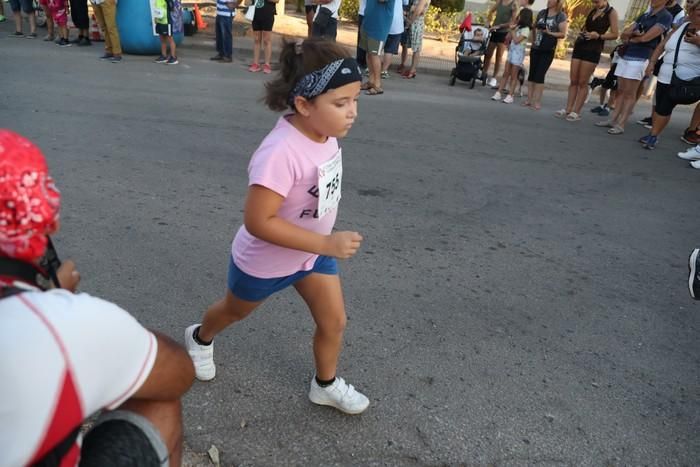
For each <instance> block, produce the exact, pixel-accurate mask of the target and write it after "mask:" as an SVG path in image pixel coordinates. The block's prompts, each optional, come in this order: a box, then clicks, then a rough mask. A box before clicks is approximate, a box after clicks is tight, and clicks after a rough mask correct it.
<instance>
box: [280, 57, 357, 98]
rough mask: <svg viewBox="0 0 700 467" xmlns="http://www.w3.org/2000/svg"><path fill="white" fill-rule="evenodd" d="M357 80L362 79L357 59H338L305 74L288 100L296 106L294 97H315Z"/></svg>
mask: <svg viewBox="0 0 700 467" xmlns="http://www.w3.org/2000/svg"><path fill="white" fill-rule="evenodd" d="M356 81H362V73H361V72H360V66H359V65H358V64H357V62H356V61H355V59H354V58H345V59H342V60H336V61H335V62H331V63H329V64H328V65H326V66H324V67H323V68H321V69H320V70H316V71H313V72H311V73H309V74H308V75H305V76H303V77H302V78H301V79H300V80H299V81H298V82H297V84H296V85H294V88H293V89H292V91H291V92H290V93H289V99H288V102H289V105H291V106H294V99H295V98H296V97H297V96H301V97H303V98H305V99H313V98H314V97H316V96H320V95H321V94H323V93H325V92H328V91H330V90H331V89H337V88H339V87H341V86H345V85H346V84H350V83H354V82H356Z"/></svg>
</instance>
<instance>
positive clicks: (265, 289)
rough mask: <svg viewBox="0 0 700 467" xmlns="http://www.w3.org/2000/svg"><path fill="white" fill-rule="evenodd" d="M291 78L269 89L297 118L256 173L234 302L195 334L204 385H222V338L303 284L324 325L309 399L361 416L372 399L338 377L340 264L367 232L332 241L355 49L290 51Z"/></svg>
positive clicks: (238, 254)
mask: <svg viewBox="0 0 700 467" xmlns="http://www.w3.org/2000/svg"><path fill="white" fill-rule="evenodd" d="M280 63H281V71H280V74H279V77H277V79H275V80H273V81H271V82H269V83H268V84H266V86H265V87H266V96H265V103H266V104H267V106H268V107H269V108H270V109H272V110H276V111H285V110H288V109H291V111H292V112H291V113H290V114H288V115H285V116H283V117H281V118H280V119H279V120H278V122H277V125H276V126H275V128H273V130H272V131H271V132H270V133H269V134H268V135H267V137H266V138H265V139H264V140H263V142H262V144H261V145H260V147H259V148H258V150H257V151H256V152H255V154H253V157H252V159H251V161H250V164H249V166H248V176H249V182H248V186H249V188H248V196H247V199H246V202H245V212H244V222H243V226H241V227H240V229H239V230H238V233H237V234H236V237H235V239H234V240H233V246H232V252H231V258H230V261H229V270H228V290H227V292H226V296H225V297H224V298H223V299H221V300H219V301H218V302H216V303H215V304H213V305H212V306H210V307H209V309H208V310H207V311H206V313H205V314H204V319H203V320H202V323H201V325H200V324H194V325H192V326H190V327H188V328H187V330H186V331H185V343H186V346H187V349H188V351H189V353H190V355H191V356H192V359H193V361H194V365H195V371H196V374H197V378H198V379H200V380H202V381H208V380H211V379H213V378H214V376H215V374H216V367H215V365H214V359H213V344H212V341H213V339H214V337H215V336H216V335H217V334H219V333H220V332H221V331H223V330H224V329H225V328H226V327H228V326H229V325H231V324H232V323H235V322H236V321H240V320H242V319H243V318H245V317H246V316H248V315H249V314H250V313H251V312H252V311H253V310H255V309H256V308H257V307H258V306H259V305H261V304H262V303H263V302H264V301H265V299H267V298H268V297H269V296H271V295H272V294H273V293H275V292H278V291H280V290H282V289H284V288H286V287H288V286H290V285H293V286H294V288H295V289H296V290H297V292H298V293H299V295H301V297H302V298H303V299H304V301H305V302H306V304H307V305H308V307H309V310H310V312H311V315H312V317H313V319H314V322H315V324H316V331H315V333H314V337H313V352H314V358H315V363H316V374H315V376H314V378H313V379H312V380H311V387H310V390H309V399H311V402H313V403H315V404H319V405H329V406H332V407H335V408H337V409H339V410H341V411H343V412H345V413H348V414H358V413H360V412H363V411H364V410H365V409H366V408H367V407H368V406H369V399H367V397H366V396H364V395H363V394H361V393H360V392H358V391H356V390H355V388H353V386H352V385H349V384H347V383H346V382H345V381H344V380H343V378H340V377H337V376H336V367H337V364H338V357H339V355H340V349H341V346H342V341H343V331H344V329H345V324H346V316H345V306H344V303H343V294H342V290H341V285H340V278H339V277H338V266H337V262H336V258H340V259H346V258H350V257H351V256H353V255H354V254H355V253H356V252H357V250H358V248H359V247H360V242H361V241H362V236H360V234H358V233H357V232H332V230H333V225H334V223H335V218H336V215H337V206H338V202H339V200H340V191H341V182H342V159H341V151H340V149H339V148H338V142H337V140H336V138H342V137H344V136H345V135H346V134H347V133H348V131H349V130H350V128H351V127H352V124H353V123H354V121H355V118H357V98H358V96H359V94H360V83H361V81H362V77H361V74H360V70H359V67H358V65H357V62H356V61H355V60H354V59H352V58H350V55H349V54H348V53H347V51H346V50H345V48H343V47H342V46H340V45H336V44H335V43H332V42H327V41H320V40H314V39H310V40H306V41H304V42H299V43H285V44H284V46H283V50H282V53H281V55H280Z"/></svg>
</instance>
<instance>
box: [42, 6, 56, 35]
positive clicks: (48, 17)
mask: <svg viewBox="0 0 700 467" xmlns="http://www.w3.org/2000/svg"><path fill="white" fill-rule="evenodd" d="M41 9H42V10H44V16H45V17H46V32H47V36H46V39H47V40H48V39H51V40H53V38H54V30H53V18H52V17H51V11H50V10H49V7H48V5H41Z"/></svg>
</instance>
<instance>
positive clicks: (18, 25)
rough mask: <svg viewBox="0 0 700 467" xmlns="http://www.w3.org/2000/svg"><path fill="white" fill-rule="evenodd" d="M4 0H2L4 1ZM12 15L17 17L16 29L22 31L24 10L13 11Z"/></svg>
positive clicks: (0, 0)
mask: <svg viewBox="0 0 700 467" xmlns="http://www.w3.org/2000/svg"><path fill="white" fill-rule="evenodd" d="M2 1H4V0H0V2H2ZM12 16H13V17H14V19H15V31H16V32H22V12H21V11H16V12H15V11H13V12H12Z"/></svg>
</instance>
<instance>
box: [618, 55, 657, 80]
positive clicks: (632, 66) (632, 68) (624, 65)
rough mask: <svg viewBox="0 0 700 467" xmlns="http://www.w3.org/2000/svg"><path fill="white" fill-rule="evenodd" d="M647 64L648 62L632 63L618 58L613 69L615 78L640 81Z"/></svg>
mask: <svg viewBox="0 0 700 467" xmlns="http://www.w3.org/2000/svg"><path fill="white" fill-rule="evenodd" d="M648 64H649V60H642V61H632V60H625V59H624V58H622V57H620V60H619V61H618V62H617V68H616V69H615V76H617V77H618V78H626V79H634V80H637V81H641V80H642V78H644V71H645V70H646V69H647V65H648Z"/></svg>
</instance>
